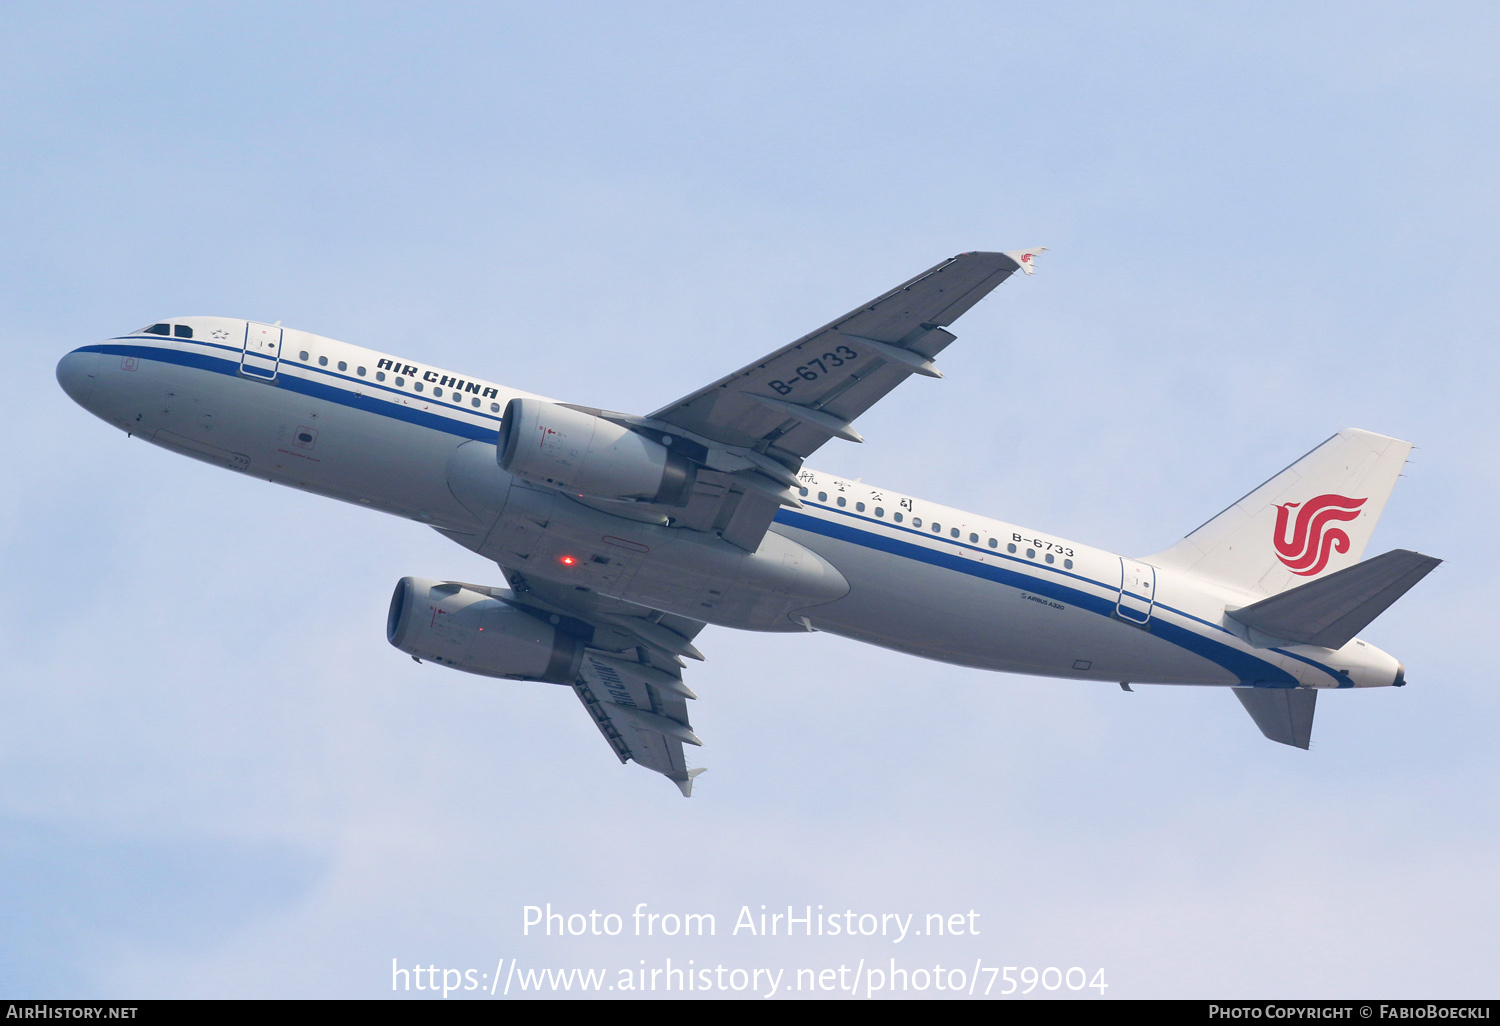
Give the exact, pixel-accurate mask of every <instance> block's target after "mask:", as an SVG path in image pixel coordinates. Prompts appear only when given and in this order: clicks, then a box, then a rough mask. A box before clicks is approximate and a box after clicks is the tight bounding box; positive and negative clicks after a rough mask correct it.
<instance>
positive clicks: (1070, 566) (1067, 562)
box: [1063, 559, 1073, 570]
mask: <svg viewBox="0 0 1500 1026" xmlns="http://www.w3.org/2000/svg"><path fill="white" fill-rule="evenodd" d="M1063 566H1065V567H1067V568H1068V569H1069V570H1071V569H1073V561H1072V560H1071V559H1065V560H1063Z"/></svg>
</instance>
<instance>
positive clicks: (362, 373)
mask: <svg viewBox="0 0 1500 1026" xmlns="http://www.w3.org/2000/svg"><path fill="white" fill-rule="evenodd" d="M354 373H356V374H358V375H359V376H360V377H364V376H365V369H364V368H363V367H356V368H354Z"/></svg>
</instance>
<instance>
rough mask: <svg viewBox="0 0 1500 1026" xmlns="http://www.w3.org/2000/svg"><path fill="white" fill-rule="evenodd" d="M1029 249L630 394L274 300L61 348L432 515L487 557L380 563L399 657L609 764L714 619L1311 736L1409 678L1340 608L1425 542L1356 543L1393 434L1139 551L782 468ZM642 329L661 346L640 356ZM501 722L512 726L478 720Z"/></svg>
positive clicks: (1350, 447)
mask: <svg viewBox="0 0 1500 1026" xmlns="http://www.w3.org/2000/svg"><path fill="white" fill-rule="evenodd" d="M1041 252H1043V250H1042V249H1041V248H1036V249H1024V250H1014V251H1011V252H1008V253H980V252H976V253H963V254H960V255H959V256H956V257H953V258H951V259H949V260H945V261H943V262H942V263H940V264H938V265H937V266H935V267H933V268H930V269H929V270H927V271H924V272H922V273H921V274H919V275H917V276H916V277H914V278H912V279H911V280H909V281H906V282H903V283H902V284H900V285H898V286H896V287H895V288H894V289H891V290H890V291H888V292H885V293H883V294H881V295H880V296H877V297H875V298H874V299H873V300H871V301H870V302H868V303H865V304H863V305H861V306H859V307H857V308H856V309H854V310H853V311H851V312H849V313H848V314H845V315H844V316H842V317H840V318H837V319H836V320H834V321H832V322H830V323H829V324H827V325H824V326H823V327H821V328H819V329H817V330H816V331H813V332H810V333H809V334H807V335H805V336H803V337H802V338H800V339H797V340H796V341H794V342H791V343H789V344H787V345H784V346H782V347H781V348H779V349H777V350H775V351H773V352H771V353H769V354H768V355H766V356H764V357H762V358H760V359H758V360H756V361H754V362H752V363H749V364H747V365H746V366H744V367H742V368H741V369H740V370H738V371H735V372H734V373H732V374H729V375H727V376H725V377H723V378H721V379H720V380H718V381H715V382H712V383H710V384H708V385H705V386H704V387H703V388H701V389H699V390H697V391H696V392H693V393H692V394H690V395H687V396H684V397H683V398H681V399H679V400H677V401H675V402H673V403H670V404H668V405H666V406H663V407H661V408H660V409H658V410H656V411H655V412H653V413H650V414H646V415H642V414H637V413H621V412H616V411H611V410H603V409H597V408H594V407H589V406H581V405H576V404H571V403H560V402H557V401H555V400H552V399H548V398H546V397H544V396H539V395H535V394H532V393H528V392H523V391H520V390H518V389H515V388H513V387H508V386H505V385H502V384H499V383H496V382H492V381H486V380H481V379H479V378H476V377H474V376H473V375H467V374H457V373H453V372H450V371H444V370H439V369H437V368H434V367H431V366H429V365H426V364H423V363H421V362H420V361H419V360H417V359H414V358H411V357H409V356H406V355H397V354H389V353H377V352H373V351H371V350H368V349H363V348H360V347H358V346H353V345H349V344H347V343H343V342H337V341H334V340H332V339H328V338H322V337H320V336H317V335H312V334H308V333H306V332H302V331H298V330H295V329H292V328H284V327H282V326H281V325H280V324H279V323H277V324H264V323H260V322H255V321H245V320H242V319H235V318H226V317H178V318H172V319H170V320H167V321H161V322H157V323H154V324H151V325H148V326H147V327H145V328H142V329H141V330H139V331H134V332H129V333H127V334H125V335H121V336H118V337H115V338H111V339H107V340H105V341H103V342H100V343H98V344H95V345H87V346H84V347H82V348H80V349H77V350H75V351H74V352H71V353H69V354H68V355H66V356H64V357H63V359H62V361H61V362H60V363H59V364H58V368H57V376H58V381H59V383H60V384H61V385H62V387H63V389H64V390H65V391H66V392H67V393H68V395H70V396H71V397H72V398H73V399H74V400H75V401H77V402H78V403H79V404H80V405H82V406H83V407H84V408H85V409H87V410H89V411H90V412H92V413H94V414H96V415H97V416H99V417H100V418H102V419H104V420H105V421H107V422H109V423H110V424H113V425H114V426H116V427H118V428H120V429H121V430H123V431H125V432H126V433H127V434H129V435H131V436H132V437H139V438H144V439H146V440H147V441H150V442H152V443H154V444H156V445H158V446H160V447H162V448H165V449H168V450H170V451H172V452H176V453H178V454H181V455H184V456H190V457H192V458H194V459H197V460H201V461H203V462H206V463H211V464H214V465H216V466H220V467H224V468H227V469H230V470H234V471H236V472H239V473H246V474H251V475H253V476H257V477H263V478H265V479H267V480H269V481H273V482H278V483H281V484H287V485H291V486H293V487H297V488H301V489H304V490H307V491H312V492H317V493H319V494H323V495H326V496H329V497H332V498H337V499H342V500H344V501H347V502H357V503H359V504H361V505H365V506H369V507H372V508H374V509H378V510H381V511H384V512H387V513H392V514H395V515H398V516H402V517H407V518H410V519H412V520H416V521H417V522H419V523H422V524H426V525H428V526H430V527H432V528H434V529H436V530H437V531H439V532H441V533H442V534H443V535H444V536H445V537H447V538H449V539H451V540H453V541H455V542H457V543H458V544H460V545H463V546H464V547H466V548H468V549H470V550H471V551H473V552H475V553H477V554H478V555H480V556H481V557H482V558H483V559H484V560H486V561H489V562H490V563H491V564H493V565H495V566H497V567H498V569H499V571H500V572H501V573H502V574H503V575H504V577H505V586H494V585H484V584H471V583H466V582H458V581H435V580H425V579H422V578H418V577H406V578H403V579H402V580H401V581H400V582H399V583H398V585H397V587H396V590H395V593H394V594H393V595H392V598H391V604H390V611H389V616H388V620H387V626H386V634H387V639H388V640H389V641H390V643H391V644H392V645H394V646H395V647H396V648H398V649H399V650H401V651H402V652H405V653H407V654H409V655H411V656H413V657H414V658H416V659H418V660H419V661H423V662H430V663H438V664H441V665H443V666H447V667H450V668H452V669H456V670H461V671H463V672H466V673H475V674H480V675H483V676H488V677H494V678H502V679H507V680H521V681H538V682H545V683H550V684H555V685H561V686H563V687H566V688H568V689H570V690H571V691H573V693H574V694H575V695H576V696H577V698H578V700H579V702H580V703H581V704H582V705H583V707H584V709H585V711H586V712H587V714H588V716H589V718H590V719H591V720H592V721H593V722H594V725H595V727H596V728H597V729H598V730H599V732H600V734H601V735H603V737H604V739H605V741H606V743H607V744H608V745H609V747H610V749H611V750H612V751H613V752H614V754H615V755H616V757H617V758H618V759H619V760H620V761H621V762H626V761H633V762H637V763H639V764H641V765H642V766H645V767H647V768H649V769H653V770H655V771H657V772H659V773H661V774H663V775H664V776H666V777H667V778H668V779H670V780H672V781H673V782H674V783H675V784H677V786H678V787H679V788H680V789H681V790H682V793H683V794H684V795H688V794H690V793H691V791H692V785H693V780H694V779H695V778H696V777H697V775H698V774H699V773H701V772H702V770H701V769H699V768H689V767H688V765H687V762H686V760H685V756H684V754H683V753H684V746H685V745H686V746H688V747H696V746H699V745H702V744H703V740H702V739H700V738H699V736H698V734H697V733H696V732H695V731H694V730H693V728H692V724H691V722H690V717H689V714H688V703H689V702H691V701H694V700H695V699H696V698H697V695H696V694H695V693H694V691H693V690H692V689H690V688H689V687H688V685H687V684H686V683H685V682H684V679H683V676H684V670H685V668H686V667H687V665H688V660H702V659H703V653H702V652H701V651H699V649H698V647H697V645H696V644H695V638H696V636H697V635H698V633H699V632H700V631H701V630H702V629H703V627H704V626H705V625H706V624H710V623H712V624H717V625H720V626H725V627H733V628H738V629H741V630H752V631H765V632H778V631H809V630H816V631H824V632H827V633H831V634H839V635H843V636H845V637H850V638H854V639H857V640H860V641H865V642H869V643H872V644H876V645H881V646H884V647H886V648H891V649H896V650H898V651H902V652H908V653H912V654H916V655H920V656H925V657H927V658H931V659H937V660H942V661H944V662H950V663H956V664H959V665H963V666H969V667H975V668H979V669H990V670H999V671H1006V672H1011V673H1022V674H1033V675H1040V676H1049V677H1062V678H1071V679H1075V680H1093V681H1101V682H1111V684H1112V685H1113V684H1114V683H1120V682H1125V683H1123V685H1122V686H1124V687H1125V688H1126V689H1127V690H1129V689H1130V686H1131V684H1149V683H1156V684H1194V685H1209V686H1221V687H1227V688H1232V689H1233V690H1234V693H1235V695H1236V696H1237V697H1238V698H1239V700H1240V702H1242V703H1243V704H1244V706H1245V708H1246V709H1247V710H1248V711H1249V713H1250V716H1251V718H1252V719H1253V720H1254V722H1255V723H1256V725H1257V726H1258V727H1259V728H1260V729H1261V731H1262V732H1263V733H1264V734H1265V735H1266V736H1267V737H1269V738H1271V739H1272V740H1274V741H1279V742H1281V743H1283V744H1288V745H1293V746H1296V747H1300V748H1306V747H1308V745H1309V743H1310V738H1311V731H1312V720H1313V711H1314V706H1315V702H1316V699H1317V695H1318V692H1319V691H1320V690H1323V689H1327V688H1359V687H1380V686H1389V685H1395V686H1398V687H1399V686H1401V685H1403V684H1404V683H1405V668H1404V667H1403V666H1402V665H1401V664H1400V663H1399V662H1398V661H1397V660H1396V659H1395V658H1394V657H1393V656H1390V655H1388V654H1386V653H1385V652H1382V651H1380V650H1379V649H1377V648H1375V647H1374V646H1373V645H1370V644H1368V643H1367V642H1365V641H1363V640H1361V639H1360V638H1358V637H1356V635H1357V634H1358V632H1359V631H1361V630H1363V629H1364V628H1365V627H1366V626H1368V625H1369V623H1370V622H1371V621H1372V620H1374V618H1375V617H1376V616H1378V615H1379V614H1380V613H1382V612H1383V611H1385V610H1386V609H1387V608H1389V606H1390V605H1391V604H1392V603H1393V602H1395V600H1396V599H1397V598H1399V597H1400V596H1401V595H1402V594H1404V593H1405V592H1406V591H1407V590H1408V589H1409V588H1411V587H1412V586H1413V585H1414V584H1415V583H1416V582H1417V581H1418V580H1420V579H1421V578H1422V577H1423V576H1425V575H1426V574H1427V573H1429V572H1431V570H1432V569H1433V568H1434V567H1436V566H1437V565H1438V562H1439V561H1438V560H1437V559H1434V558H1432V557H1430V556H1424V555H1422V554H1420V553H1418V552H1414V551H1411V550H1408V549H1395V550H1392V551H1390V552H1386V553H1384V554H1382V555H1379V556H1376V557H1374V558H1373V559H1368V560H1365V559H1364V558H1363V557H1364V552H1365V548H1366V546H1367V545H1368V543H1369V540H1370V536H1371V534H1372V533H1373V531H1374V529H1375V524H1376V522H1377V521H1378V520H1379V518H1380V514H1381V512H1382V511H1383V510H1384V508H1385V503H1386V500H1387V499H1388V498H1389V496H1390V493H1391V489H1392V488H1393V487H1394V485H1395V482H1396V478H1397V476H1398V474H1399V473H1400V470H1401V467H1402V465H1403V464H1404V462H1405V460H1406V457H1407V453H1408V452H1409V451H1410V449H1411V446H1410V444H1409V443H1407V442H1402V441H1398V440H1396V439H1394V438H1387V437H1385V436H1383V435H1377V434H1373V433H1371V432H1368V431H1361V430H1355V429H1349V430H1345V431H1340V432H1339V433H1338V434H1336V435H1334V436H1333V437H1332V438H1330V439H1328V440H1327V441H1326V442H1324V443H1323V444H1322V445H1320V446H1318V447H1317V448H1315V449H1313V450H1312V451H1311V452H1310V453H1308V454H1307V455H1306V456H1304V457H1302V458H1301V459H1300V460H1298V461H1296V462H1295V463H1293V464H1292V465H1291V466H1290V467H1288V468H1287V469H1286V470H1284V471H1282V472H1281V473H1279V474H1277V475H1275V476H1274V477H1272V478H1271V479H1270V480H1268V481H1266V482H1265V483H1264V484H1262V485H1261V486H1260V487H1258V488H1256V489H1254V490H1253V491H1251V492H1250V493H1249V494H1248V495H1246V496H1245V497H1244V498H1242V499H1240V500H1239V501H1238V502H1236V503H1234V504H1233V505H1231V506H1230V507H1229V508H1227V509H1225V510H1224V511H1223V512H1222V513H1220V514H1219V515H1217V516H1215V517H1214V518H1212V519H1211V520H1209V521H1208V522H1207V523H1205V524H1203V525H1202V526H1201V527H1199V528H1197V529H1196V530H1194V531H1193V532H1192V533H1190V534H1189V535H1188V536H1187V537H1186V538H1184V539H1182V540H1181V541H1179V542H1177V543H1176V544H1175V545H1173V546H1171V547H1170V548H1168V549H1165V550H1163V551H1162V552H1159V553H1156V554H1155V555H1151V556H1146V557H1142V558H1135V557H1130V556H1124V555H1121V554H1118V553H1112V552H1107V551H1105V550H1102V549H1097V548H1092V547H1090V546H1087V545H1083V544H1081V543H1078V542H1072V541H1068V540H1066V539H1063V538H1060V537H1058V536H1056V535H1051V534H1047V533H1046V532H1042V531H1037V530H1034V529H1031V528H1025V527H1021V526H1019V525H1015V524H1011V523H1007V522H1004V521H1000V520H996V519H993V518H990V517H985V516H980V515H978V514H975V513H970V512H966V511H963V510H959V509H954V508H951V507H947V506H942V505H940V504H937V503H932V502H928V501H926V500H922V499H918V498H916V497H914V496H909V495H905V494H902V493H899V492H895V491H892V490H890V489H885V488H877V487H874V486H871V485H866V484H864V483H863V482H858V481H850V480H848V479H845V478H841V477H838V476H835V475H830V474H826V473H822V472H819V471H816V470H814V469H812V468H810V467H807V466H806V465H805V462H804V461H805V460H806V459H807V457H809V456H810V455H812V453H814V452H815V451H816V450H817V449H819V448H821V447H822V446H823V445H824V444H825V443H827V442H828V441H829V440H831V439H839V440H843V441H850V442H862V441H863V440H864V439H863V435H862V434H861V433H860V432H859V431H857V430H855V428H854V426H853V421H854V420H855V419H856V418H858V417H859V416H860V415H862V414H863V413H865V412H866V411H867V410H868V409H869V408H870V407H871V406H873V405H875V404H876V403H877V402H879V400H880V399H881V398H883V397H884V396H885V395H886V394H887V393H888V392H890V391H891V390H892V389H894V388H896V387H897V386H899V385H901V384H902V383H903V382H905V381H906V380H907V379H908V378H910V377H913V376H916V377H922V378H931V379H937V378H941V377H942V374H941V372H940V371H939V370H938V367H937V363H936V361H937V357H938V356H939V355H940V354H941V353H943V351H944V350H946V349H947V347H948V346H949V345H950V344H951V343H952V342H953V341H955V339H956V337H957V336H956V335H954V334H953V333H952V332H951V331H949V330H948V329H949V327H950V326H951V325H952V324H953V323H954V322H955V321H956V320H957V319H958V318H959V317H960V316H961V315H962V314H963V313H964V312H965V311H967V310H968V309H969V308H970V307H972V306H973V305H974V304H975V303H978V302H979V301H980V300H981V299H983V298H984V297H985V296H986V295H987V294H989V292H990V291H992V290H993V289H994V288H995V287H996V286H998V285H999V284H1000V283H1001V282H1003V281H1005V280H1006V279H1007V278H1009V277H1010V276H1011V275H1012V274H1014V273H1015V272H1016V271H1018V270H1019V271H1023V272H1024V273H1025V274H1028V275H1029V274H1032V273H1033V271H1034V264H1035V259H1036V257H1037V255H1038V254H1040V253H1041ZM643 357H644V358H647V359H654V358H657V357H654V356H652V355H651V354H643ZM502 729H505V728H502Z"/></svg>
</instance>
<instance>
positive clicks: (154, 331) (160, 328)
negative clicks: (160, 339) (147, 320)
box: [141, 324, 172, 335]
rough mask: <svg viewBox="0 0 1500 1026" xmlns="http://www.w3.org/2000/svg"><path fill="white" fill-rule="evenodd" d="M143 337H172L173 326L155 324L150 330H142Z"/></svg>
mask: <svg viewBox="0 0 1500 1026" xmlns="http://www.w3.org/2000/svg"><path fill="white" fill-rule="evenodd" d="M141 334H142V335H170V334H172V326H171V325H170V324H153V325H151V327H149V328H142V329H141Z"/></svg>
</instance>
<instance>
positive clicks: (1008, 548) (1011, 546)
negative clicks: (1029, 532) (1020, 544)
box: [1005, 542, 1016, 552]
mask: <svg viewBox="0 0 1500 1026" xmlns="http://www.w3.org/2000/svg"><path fill="white" fill-rule="evenodd" d="M1005 551H1006V552H1014V551H1016V544H1015V542H1011V543H1010V544H1008V545H1006V546H1005Z"/></svg>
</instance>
